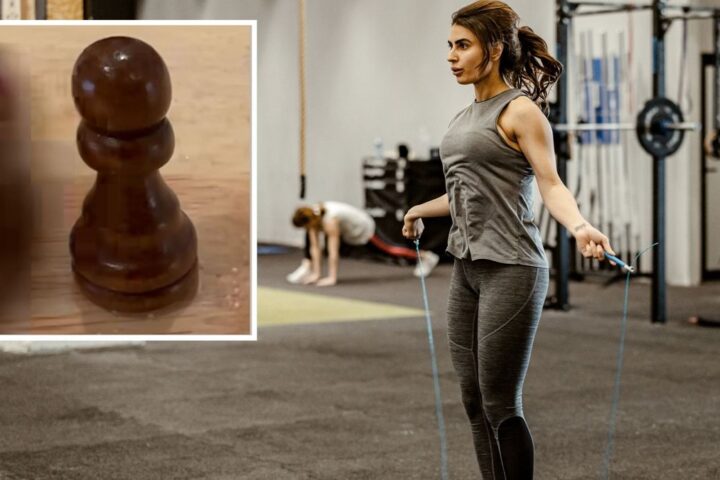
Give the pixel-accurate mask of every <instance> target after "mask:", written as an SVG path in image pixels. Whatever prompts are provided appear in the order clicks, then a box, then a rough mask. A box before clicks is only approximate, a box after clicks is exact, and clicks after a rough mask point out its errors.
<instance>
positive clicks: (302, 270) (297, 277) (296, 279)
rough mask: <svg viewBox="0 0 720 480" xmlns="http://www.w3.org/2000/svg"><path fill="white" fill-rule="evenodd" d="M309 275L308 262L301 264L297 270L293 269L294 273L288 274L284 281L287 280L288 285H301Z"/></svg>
mask: <svg viewBox="0 0 720 480" xmlns="http://www.w3.org/2000/svg"><path fill="white" fill-rule="evenodd" d="M308 275H310V262H302V263H301V264H300V266H299V267H298V268H296V269H295V271H294V272H292V273H290V274H288V276H287V277H285V280H287V281H288V282H289V283H295V284H298V283H302V281H303V280H304V279H305V277H307V276H308Z"/></svg>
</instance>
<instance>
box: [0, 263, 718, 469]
mask: <svg viewBox="0 0 720 480" xmlns="http://www.w3.org/2000/svg"><path fill="white" fill-rule="evenodd" d="M299 258H300V257H299V254H298V253H297V252H291V253H290V254H287V255H273V256H262V257H260V259H259V262H258V268H259V274H258V277H259V285H260V287H263V286H265V287H273V288H280V289H288V290H293V291H296V292H311V293H320V294H324V295H333V296H341V297H347V298H355V299H362V300H366V301H374V302H382V303H391V304H396V305H403V306H408V307H413V308H422V300H421V294H420V287H419V282H418V280H417V279H416V278H414V277H412V276H411V274H410V270H411V269H410V267H399V266H393V265H385V264H379V263H373V262H368V261H361V260H343V262H342V265H341V275H340V281H341V283H340V284H339V285H338V286H336V287H333V288H329V289H318V288H313V287H298V286H291V285H287V284H286V283H285V281H284V276H285V274H287V273H288V272H289V271H291V270H293V269H294V268H295V267H296V265H297V263H298V262H299ZM449 274H450V266H449V265H447V264H444V265H441V266H439V267H438V269H437V270H436V272H434V274H433V275H432V277H431V278H429V279H428V288H429V290H430V304H431V308H432V311H433V314H434V316H433V320H434V324H435V338H436V347H437V352H438V356H439V358H438V362H439V370H440V377H441V387H442V395H443V407H444V413H445V420H446V424H447V435H448V446H449V452H448V453H449V470H450V478H451V479H453V480H456V479H458V480H460V479H477V478H479V473H478V470H477V466H476V463H475V459H474V456H473V451H472V446H471V439H470V433H469V426H468V424H467V421H466V419H465V414H464V412H463V408H462V404H461V402H460V392H459V389H458V385H457V383H456V380H455V377H454V372H453V370H452V366H451V363H450V359H449V356H448V348H447V344H446V339H445V333H446V329H445V321H444V316H443V313H442V312H443V311H444V308H445V295H446V293H447V291H446V290H447V284H448V279H449ZM623 287H624V285H623V284H622V283H616V284H613V285H611V286H609V287H603V284H602V282H601V281H600V280H594V279H589V280H587V281H585V282H583V283H577V282H573V283H571V289H570V294H571V302H572V304H573V306H574V308H573V309H572V310H571V311H570V312H557V311H552V310H546V311H545V313H544V315H543V319H542V322H541V324H540V328H539V330H538V334H537V337H536V342H535V348H534V351H533V356H532V361H531V364H530V369H529V371H528V376H527V379H526V382H525V389H524V402H525V414H526V417H527V421H528V424H529V425H530V428H531V430H532V434H533V437H534V440H535V447H536V452H535V459H536V466H535V471H536V476H535V478H538V479H585V478H599V472H600V467H601V464H602V459H603V455H604V451H605V444H606V439H607V433H608V421H609V413H610V401H611V395H612V388H613V380H614V376H615V362H616V354H617V348H618V339H619V327H620V321H621V315H622V301H623ZM551 288H552V287H551ZM649 290H650V289H649V282H648V281H647V280H645V279H637V281H636V282H634V283H633V284H632V287H631V291H630V300H631V301H630V318H629V324H628V331H627V339H626V349H625V364H624V369H623V374H622V389H621V397H620V410H619V416H618V424H617V433H616V440H615V452H614V457H613V463H612V470H611V472H612V475H611V478H617V479H711V478H720V454H719V453H718V451H719V450H718V444H719V442H720V416H719V415H718V413H719V412H720V329H716V328H700V327H695V326H690V325H689V324H687V323H686V321H685V320H686V318H687V317H689V316H691V315H695V314H702V315H706V316H710V315H712V314H715V315H716V316H717V317H720V284H706V285H703V286H702V287H697V288H675V287H670V288H668V304H669V305H668V314H669V321H668V323H667V324H666V325H663V326H660V325H652V324H651V323H650V321H649V307H650V304H649V295H650V291H649ZM0 385H1V386H2V390H0V392H1V393H0V399H2V401H1V402H0V480H18V479H23V480H25V479H28V480H45V479H127V480H130V479H132V480H144V479H153V480H155V479H213V480H231V479H258V480H259V479H268V480H285V479H307V480H310V479H327V480H329V479H333V480H337V479H351V480H352V479H388V480H390V479H392V480H405V479H437V478H440V476H439V442H438V432H437V427H436V420H435V408H434V397H433V386H432V374H431V369H430V357H429V351H428V344H427V334H426V330H425V320H424V318H422V317H416V318H402V319H393V320H383V319H378V320H369V321H354V322H352V321H351V322H342V323H322V324H306V325H278V326H272V327H263V326H262V319H261V320H260V328H259V332H258V342H257V343H247V342H243V343H232V342H220V343H218V342H203V343H201V342H191V343H175V342H157V343H149V344H147V345H146V346H145V347H141V348H125V349H115V350H98V351H85V352H83V351H73V352H69V353H63V354H57V355H35V356H16V355H10V354H0Z"/></svg>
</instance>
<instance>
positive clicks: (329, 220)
mask: <svg viewBox="0 0 720 480" xmlns="http://www.w3.org/2000/svg"><path fill="white" fill-rule="evenodd" d="M292 223H293V225H295V226H296V227H298V228H304V229H305V230H306V231H307V234H306V237H305V258H303V260H302V263H301V264H300V266H299V267H298V268H297V269H296V270H295V271H294V272H292V273H291V274H289V275H288V276H287V277H286V279H287V281H288V282H290V283H296V284H303V285H310V284H315V285H317V286H318V287H326V286H330V285H335V284H336V283H337V276H338V267H339V263H340V247H341V244H343V243H344V244H347V245H351V246H362V245H366V244H368V243H370V244H372V245H373V246H375V247H377V248H378V249H379V250H381V251H383V252H384V253H387V254H389V255H393V256H397V257H402V258H407V259H410V260H417V252H416V251H415V250H413V249H412V248H408V247H404V246H398V245H391V244H389V243H387V242H385V241H383V240H382V239H381V238H380V237H378V235H377V234H376V233H375V221H374V220H373V218H372V217H371V216H370V215H369V214H368V213H367V212H365V211H364V210H362V209H360V208H357V207H354V206H352V205H348V204H346V203H342V202H323V203H319V204H316V205H311V206H302V207H300V208H298V209H297V210H295V213H294V215H293V218H292ZM320 234H324V235H325V247H326V248H327V253H328V274H327V276H325V277H322V278H321V270H322V268H321V267H322V249H321V247H320ZM420 258H421V260H422V261H421V262H419V263H418V264H417V265H416V266H415V270H414V272H413V273H414V275H415V276H420V275H425V276H427V275H429V274H430V272H432V270H433V269H434V268H435V266H436V265H437V264H438V261H439V260H440V258H439V257H438V255H436V254H435V253H433V252H431V251H429V250H421V251H420Z"/></svg>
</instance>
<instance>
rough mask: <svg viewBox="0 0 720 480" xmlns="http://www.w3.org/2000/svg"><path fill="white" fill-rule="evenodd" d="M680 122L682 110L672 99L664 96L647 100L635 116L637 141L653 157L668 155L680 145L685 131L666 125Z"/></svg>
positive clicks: (681, 120)
mask: <svg viewBox="0 0 720 480" xmlns="http://www.w3.org/2000/svg"><path fill="white" fill-rule="evenodd" d="M682 122H683V115H682V111H681V110H680V107H678V106H677V104H676V103H675V102H673V101H672V100H670V99H667V98H664V97H658V98H653V99H652V100H648V101H647V102H646V103H645V106H644V107H643V108H642V110H640V113H638V116H637V126H636V132H637V137H638V141H639V142H640V145H641V146H642V147H643V149H644V150H645V151H646V152H648V153H649V154H650V155H652V156H654V157H667V156H670V155H672V154H673V153H675V152H677V150H678V149H679V148H680V146H681V145H682V142H683V139H684V138H685V131H684V130H680V129H674V128H670V127H668V125H672V124H679V123H682Z"/></svg>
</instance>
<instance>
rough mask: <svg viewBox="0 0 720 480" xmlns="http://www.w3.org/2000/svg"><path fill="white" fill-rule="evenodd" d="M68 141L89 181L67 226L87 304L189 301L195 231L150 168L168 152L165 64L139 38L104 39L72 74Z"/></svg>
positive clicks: (148, 305)
mask: <svg viewBox="0 0 720 480" xmlns="http://www.w3.org/2000/svg"><path fill="white" fill-rule="evenodd" d="M72 93H73V99H74V100H75V107H76V108H77V110H78V112H79V113H80V115H81V116H82V121H81V122H80V125H79V127H78V130H77V146H78V150H79V152H80V156H81V157H82V159H83V160H84V161H85V163H86V164H87V165H88V166H90V167H91V168H93V169H94V170H96V171H97V178H96V180H95V184H94V185H93V187H92V189H91V190H90V192H89V193H88V194H87V197H86V198H85V201H84V202H83V207H82V214H81V216H80V218H79V219H78V220H77V222H76V223H75V226H74V227H73V229H72V232H71V233H70V253H71V256H72V268H73V272H74V275H75V279H76V281H77V283H78V285H79V286H80V288H81V290H82V291H83V292H84V293H85V294H86V295H87V296H88V298H90V299H91V300H92V301H93V302H95V303H97V304H99V305H101V306H103V307H105V308H107V309H109V310H117V311H126V312H141V311H148V310H153V309H156V308H161V307H164V306H167V305H169V304H171V303H175V302H177V301H180V300H187V299H189V298H191V297H192V296H193V295H194V294H195V292H196V290H197V283H198V278H197V277H198V275H197V268H198V267H197V238H196V234H195V228H194V227H193V224H192V222H191V221H190V219H189V218H188V217H187V215H185V213H184V212H183V211H182V210H181V209H180V204H179V202H178V199H177V197H176V196H175V194H174V193H173V191H172V190H171V189H170V187H168V186H167V184H165V182H164V181H163V179H162V177H161V176H160V172H159V171H158V169H159V168H160V167H162V166H163V165H164V164H165V163H166V162H167V161H168V160H170V157H171V156H172V154H173V149H174V146H175V138H174V135H173V129H172V127H171V125H170V122H169V121H168V120H167V118H165V115H166V114H167V111H168V108H169V107H170V99H171V86H170V76H169V74H168V71H167V67H166V66H165V63H164V62H163V59H162V58H161V57H160V55H159V54H158V53H157V52H156V51H155V50H154V49H153V48H152V47H151V46H150V45H148V44H146V43H144V42H142V41H140V40H137V39H134V38H128V37H110V38H105V39H103V40H99V41H97V42H95V43H93V44H92V45H90V46H89V47H87V48H86V49H85V50H84V51H83V52H82V53H81V54H80V56H79V57H78V59H77V61H76V62H75V66H74V68H73V74H72Z"/></svg>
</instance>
